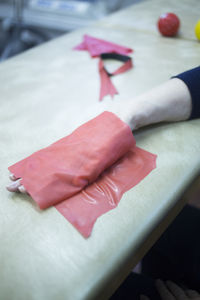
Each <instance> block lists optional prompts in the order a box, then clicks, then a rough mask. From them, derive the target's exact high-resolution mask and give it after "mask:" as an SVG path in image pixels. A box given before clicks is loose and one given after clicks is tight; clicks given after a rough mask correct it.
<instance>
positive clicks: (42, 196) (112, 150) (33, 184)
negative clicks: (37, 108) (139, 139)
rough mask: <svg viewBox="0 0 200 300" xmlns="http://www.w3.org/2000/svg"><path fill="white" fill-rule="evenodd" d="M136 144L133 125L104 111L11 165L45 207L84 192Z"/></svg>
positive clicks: (41, 205) (25, 185)
mask: <svg viewBox="0 0 200 300" xmlns="http://www.w3.org/2000/svg"><path fill="white" fill-rule="evenodd" d="M134 145H135V140H134V137H133V135H132V132H131V129H130V127H129V126H128V125H127V124H125V123H124V122H122V121H121V120H120V119H119V118H118V117H117V116H116V115H114V114H113V113H110V112H104V113H102V114H100V115H99V116H97V117H96V118H94V119H92V120H90V121H89V122H87V123H85V124H83V125H82V126H80V127H79V128H77V129H76V130H75V131H74V132H73V133H72V134H70V135H69V136H67V137H65V138H63V139H61V140H59V141H57V142H56V143H54V144H52V145H50V146H49V147H47V148H44V149H42V150H40V151H37V152H35V153H33V154H32V155H31V156H29V157H27V158H25V159H24V160H21V161H20V162H18V163H16V164H14V165H12V166H11V167H9V170H10V172H11V173H13V174H14V175H15V176H16V177H17V178H22V180H21V183H22V184H23V185H24V187H25V188H26V190H27V191H28V193H29V194H30V195H31V197H32V198H33V199H34V200H35V201H36V202H37V203H38V205H39V207H40V208H42V209H44V208H47V207H49V206H52V205H55V204H57V203H59V202H61V201H63V200H65V199H68V198H69V197H71V196H73V195H74V194H76V193H78V192H79V191H81V190H82V189H83V188H84V187H85V186H87V185H88V184H90V183H92V182H94V181H95V180H96V179H97V177H98V176H99V175H100V174H101V173H102V172H103V171H104V170H105V169H107V168H108V167H109V166H111V165H112V164H113V163H115V162H116V161H117V160H118V159H119V158H121V157H122V156H123V155H124V154H126V153H127V152H128V151H129V150H130V149H131V148H132V147H133V146H134Z"/></svg>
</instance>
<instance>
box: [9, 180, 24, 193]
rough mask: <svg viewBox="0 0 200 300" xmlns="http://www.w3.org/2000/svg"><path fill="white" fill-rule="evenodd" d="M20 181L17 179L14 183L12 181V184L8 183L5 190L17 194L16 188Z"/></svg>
mask: <svg viewBox="0 0 200 300" xmlns="http://www.w3.org/2000/svg"><path fill="white" fill-rule="evenodd" d="M20 180H21V179H17V180H15V181H13V182H12V183H10V184H9V185H7V187H6V188H7V190H8V191H9V192H17V191H18V188H19V186H20V185H21V182H20Z"/></svg>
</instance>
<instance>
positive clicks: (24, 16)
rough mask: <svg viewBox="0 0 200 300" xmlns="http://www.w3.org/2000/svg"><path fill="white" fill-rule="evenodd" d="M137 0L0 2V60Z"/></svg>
mask: <svg viewBox="0 0 200 300" xmlns="http://www.w3.org/2000/svg"><path fill="white" fill-rule="evenodd" d="M138 1H141V0H123V1H122V0H112V1H107V0H0V19H1V20H2V22H1V24H0V59H1V60H5V59H6V58H8V57H10V56H13V55H15V54H17V53H20V52H22V51H24V50H26V49H29V48H31V47H34V46H36V45H38V44H40V43H42V42H44V41H46V40H49V39H51V38H54V37H56V36H58V35H61V34H62V33H64V32H68V31H71V30H74V29H77V28H80V27H84V26H89V25H91V23H92V22H94V21H95V20H97V19H100V18H101V17H103V16H105V15H107V14H109V13H111V12H114V11H117V10H119V9H121V8H124V7H125V6H128V5H130V4H132V3H135V2H138Z"/></svg>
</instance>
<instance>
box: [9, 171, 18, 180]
mask: <svg viewBox="0 0 200 300" xmlns="http://www.w3.org/2000/svg"><path fill="white" fill-rule="evenodd" d="M9 178H10V179H11V180H12V181H15V180H17V177H16V176H15V175H14V174H12V173H10V175H9Z"/></svg>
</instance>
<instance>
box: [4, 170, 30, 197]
mask: <svg viewBox="0 0 200 300" xmlns="http://www.w3.org/2000/svg"><path fill="white" fill-rule="evenodd" d="M9 178H10V180H11V181H12V182H11V183H10V184H9V185H7V187H6V188H7V190H8V191H9V192H20V193H24V194H26V193H27V191H26V189H25V187H24V186H23V185H22V184H21V178H16V177H15V175H13V174H10V176H9Z"/></svg>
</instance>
